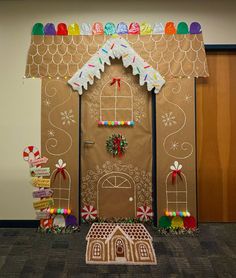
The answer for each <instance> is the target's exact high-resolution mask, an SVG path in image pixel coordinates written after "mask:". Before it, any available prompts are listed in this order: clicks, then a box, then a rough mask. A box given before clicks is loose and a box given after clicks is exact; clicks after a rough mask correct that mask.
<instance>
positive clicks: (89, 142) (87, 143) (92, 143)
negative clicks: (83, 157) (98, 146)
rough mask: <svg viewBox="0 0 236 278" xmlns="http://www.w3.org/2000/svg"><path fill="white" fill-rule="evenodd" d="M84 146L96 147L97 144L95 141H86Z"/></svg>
mask: <svg viewBox="0 0 236 278" xmlns="http://www.w3.org/2000/svg"><path fill="white" fill-rule="evenodd" d="M84 144H85V145H94V144H95V142H94V141H90V140H84Z"/></svg>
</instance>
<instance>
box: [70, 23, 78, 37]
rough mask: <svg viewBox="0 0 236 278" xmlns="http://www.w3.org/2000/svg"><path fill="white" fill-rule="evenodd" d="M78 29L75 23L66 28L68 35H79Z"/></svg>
mask: <svg viewBox="0 0 236 278" xmlns="http://www.w3.org/2000/svg"><path fill="white" fill-rule="evenodd" d="M79 34H80V29H79V25H78V24H77V23H72V24H70V25H69V27H68V35H79Z"/></svg>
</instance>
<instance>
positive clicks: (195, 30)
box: [189, 22, 202, 34]
mask: <svg viewBox="0 0 236 278" xmlns="http://www.w3.org/2000/svg"><path fill="white" fill-rule="evenodd" d="M189 31H190V34H201V33H202V27H201V24H200V23H198V22H192V23H191V25H190V30H189Z"/></svg>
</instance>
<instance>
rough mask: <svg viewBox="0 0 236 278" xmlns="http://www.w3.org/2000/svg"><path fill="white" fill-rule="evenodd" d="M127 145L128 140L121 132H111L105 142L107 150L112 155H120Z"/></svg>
mask: <svg viewBox="0 0 236 278" xmlns="http://www.w3.org/2000/svg"><path fill="white" fill-rule="evenodd" d="M127 146H128V142H127V141H126V139H125V137H124V136H123V135H121V134H112V136H109V138H108V139H107V142H106V148H107V151H108V152H109V153H111V154H112V155H113V156H117V155H118V156H122V155H123V154H124V153H125V151H126V148H127Z"/></svg>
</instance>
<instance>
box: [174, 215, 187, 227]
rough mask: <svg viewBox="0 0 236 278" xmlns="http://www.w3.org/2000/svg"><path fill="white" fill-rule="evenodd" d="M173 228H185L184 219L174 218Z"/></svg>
mask: <svg viewBox="0 0 236 278" xmlns="http://www.w3.org/2000/svg"><path fill="white" fill-rule="evenodd" d="M171 227H172V228H183V227H184V223H183V219H182V218H181V217H179V216H175V217H173V219H172V220H171Z"/></svg>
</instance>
